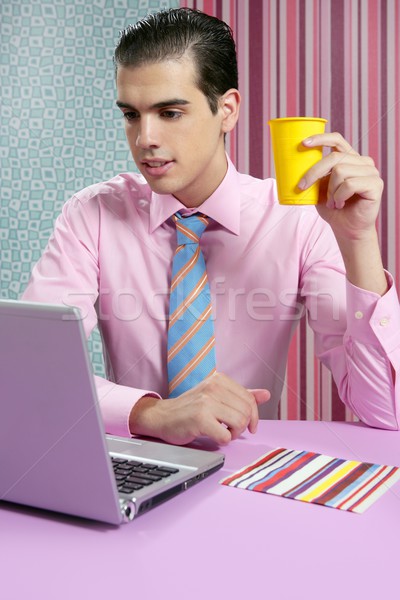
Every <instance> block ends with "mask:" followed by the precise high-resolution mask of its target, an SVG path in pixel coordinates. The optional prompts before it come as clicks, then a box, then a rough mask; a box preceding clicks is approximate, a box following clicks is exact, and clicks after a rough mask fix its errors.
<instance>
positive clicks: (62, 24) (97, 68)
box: [0, 0, 179, 374]
mask: <svg viewBox="0 0 400 600" xmlns="http://www.w3.org/2000/svg"><path fill="white" fill-rule="evenodd" d="M178 5H179V2H174V1H172V2H165V1H161V2H160V1H152V0H0V297H1V298H11V299H17V298H19V297H20V295H21V293H22V292H23V290H24V288H25V286H26V284H27V282H28V279H29V274H30V272H31V269H32V267H33V265H34V264H35V263H36V262H37V260H38V259H39V257H40V255H41V253H42V251H43V249H44V247H45V245H46V243H47V240H48V238H49V236H50V234H51V231H52V229H53V224H54V221H55V219H56V217H57V216H58V214H59V212H60V210H61V207H62V205H63V204H64V202H65V201H66V200H67V199H68V198H69V197H70V196H71V195H72V194H73V193H74V192H76V191H78V190H80V189H82V188H83V187H85V186H87V185H90V184H92V183H95V182H98V181H104V180H106V179H109V178H111V177H113V176H114V175H116V174H117V173H120V172H125V171H132V170H135V166H134V163H133V161H132V159H131V156H130V152H129V148H128V145H127V142H126V140H125V134H124V129H123V121H122V118H121V113H120V111H119V110H118V109H117V108H116V107H115V98H116V94H115V82H114V69H113V62H112V56H113V50H114V46H115V44H116V43H117V41H118V36H119V31H120V30H121V29H123V28H125V27H126V26H127V25H128V24H129V23H133V22H135V21H137V20H138V19H139V18H141V17H143V16H145V15H146V14H147V13H148V12H155V11H157V10H159V9H160V8H168V7H171V6H172V7H174V6H178ZM89 350H90V352H91V356H92V359H93V364H94V370H95V372H97V373H99V374H102V373H103V362H102V353H101V341H100V336H99V334H98V332H97V331H95V332H94V334H93V335H92V336H91V339H90V340H89Z"/></svg>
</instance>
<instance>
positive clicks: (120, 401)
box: [95, 376, 161, 437]
mask: <svg viewBox="0 0 400 600" xmlns="http://www.w3.org/2000/svg"><path fill="white" fill-rule="evenodd" d="M95 383H96V388H97V396H98V399H99V405H100V410H101V415H102V418H103V421H104V425H105V429H106V433H110V434H112V435H118V436H122V437H132V434H131V432H130V429H129V416H130V414H131V411H132V408H133V407H134V405H135V404H136V402H138V400H140V398H143V397H144V396H153V397H154V398H161V396H160V395H159V394H157V392H153V391H146V390H139V389H136V388H131V387H128V386H125V385H118V384H116V383H113V382H112V381H108V380H107V379H103V378H102V377H98V376H95Z"/></svg>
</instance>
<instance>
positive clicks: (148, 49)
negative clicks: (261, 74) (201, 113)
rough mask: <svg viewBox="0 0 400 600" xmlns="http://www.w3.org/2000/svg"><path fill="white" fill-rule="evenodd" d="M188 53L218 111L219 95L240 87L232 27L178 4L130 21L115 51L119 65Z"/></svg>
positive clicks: (131, 64)
mask: <svg viewBox="0 0 400 600" xmlns="http://www.w3.org/2000/svg"><path fill="white" fill-rule="evenodd" d="M185 53H188V54H189V56H190V57H191V58H192V59H193V61H194V65H195V69H196V73H197V81H196V84H197V87H198V88H199V89H200V90H201V91H202V92H203V94H204V95H205V96H206V98H207V100H208V103H209V105H210V109H211V112H212V113H213V114H216V112H217V110H218V99H219V97H220V96H222V95H223V94H224V93H225V92H226V91H227V90H229V89H230V88H236V89H237V87H238V70H237V59H236V48H235V42H234V39H233V36H232V30H231V29H230V27H229V26H228V25H227V24H226V23H224V22H223V21H220V20H219V19H217V18H216V17H212V16H210V15H206V14H205V13H202V12H201V11H199V10H193V9H190V8H175V9H170V10H165V11H164V10H163V11H160V12H157V13H154V14H149V15H147V16H146V17H145V18H144V19H142V20H140V21H138V22H137V23H135V24H133V25H129V26H128V27H127V28H126V29H124V31H122V32H121V36H120V39H119V42H118V44H117V47H116V49H115V54H114V64H115V68H116V70H118V67H138V66H141V65H144V64H150V63H155V62H161V61H164V60H168V59H179V58H181V57H182V56H183V55H184V54H185Z"/></svg>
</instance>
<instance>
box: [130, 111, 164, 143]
mask: <svg viewBox="0 0 400 600" xmlns="http://www.w3.org/2000/svg"><path fill="white" fill-rule="evenodd" d="M159 145H160V143H159V132H158V128H157V125H156V122H155V119H154V117H153V116H152V115H149V116H142V117H141V118H140V123H139V129H138V132H137V137H136V146H138V147H139V148H158V147H159Z"/></svg>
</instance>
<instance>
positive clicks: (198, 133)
mask: <svg viewBox="0 0 400 600" xmlns="http://www.w3.org/2000/svg"><path fill="white" fill-rule="evenodd" d="M117 92H118V100H117V104H118V106H119V107H120V108H121V110H122V112H123V114H124V119H125V132H126V136H127V139H128V143H129V146H130V149H131V152H132V156H133V158H134V161H135V163H136V165H137V166H138V168H139V170H140V172H141V173H142V175H143V176H144V177H145V179H146V180H147V182H148V183H149V185H150V187H151V188H152V190H153V191H155V192H157V193H159V194H173V195H174V196H175V197H176V198H178V200H180V201H181V202H182V203H183V204H185V205H186V206H198V205H200V204H201V203H202V202H204V200H206V199H207V198H208V197H209V196H210V195H211V194H212V193H213V192H214V190H215V189H216V188H217V187H218V185H219V184H220V183H221V181H222V179H223V178H224V176H225V173H226V169H227V162H226V157H225V149H224V126H223V122H224V114H225V111H224V109H223V108H222V106H220V108H219V109H218V112H217V114H215V115H213V114H212V112H211V109H210V106H209V104H208V101H207V98H206V97H205V96H204V94H203V93H202V92H201V91H200V90H199V89H198V88H197V87H196V84H195V72H194V66H193V63H192V61H191V60H190V59H189V58H188V57H187V56H184V57H182V58H181V59H180V60H166V61H163V62H160V63H151V64H146V65H143V66H139V67H118V73H117Z"/></svg>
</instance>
